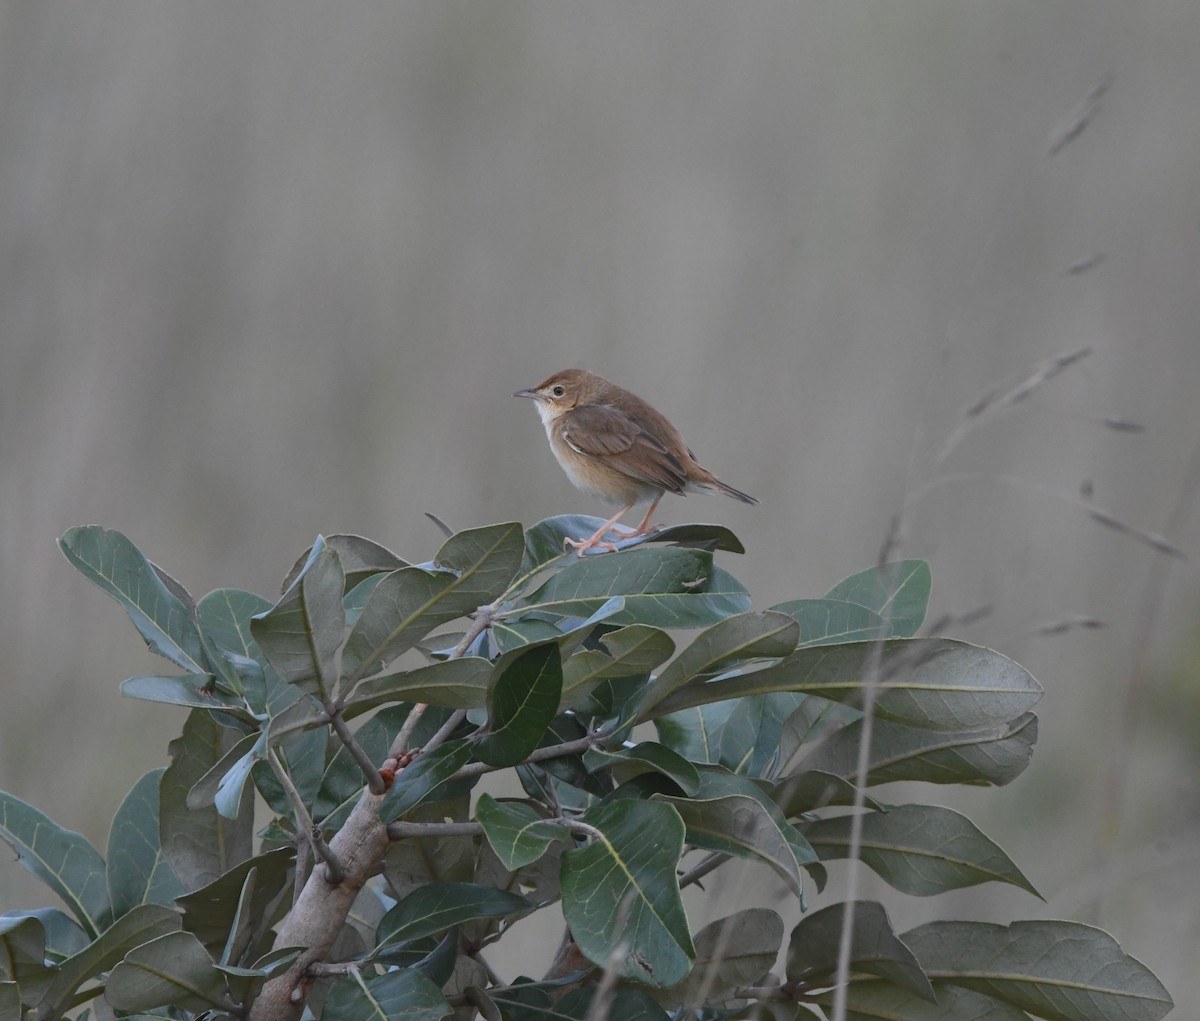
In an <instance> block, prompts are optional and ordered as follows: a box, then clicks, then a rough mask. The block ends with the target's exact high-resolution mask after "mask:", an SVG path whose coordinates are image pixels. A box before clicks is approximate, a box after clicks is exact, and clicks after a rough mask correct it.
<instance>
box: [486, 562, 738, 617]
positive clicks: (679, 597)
mask: <svg viewBox="0 0 1200 1021" xmlns="http://www.w3.org/2000/svg"><path fill="white" fill-rule="evenodd" d="M613 596H624V597H625V609H624V610H623V611H622V612H621V613H618V614H616V615H615V616H613V617H610V618H609V621H610V623H613V624H648V625H651V626H654V627H677V628H690V627H704V626H706V625H708V624H714V623H716V622H717V621H718V620H722V619H723V618H725V617H728V616H731V615H732V614H734V613H740V612H742V611H744V610H748V609H749V608H750V597H749V595H748V593H747V592H746V589H745V588H744V587H743V586H742V585H741V583H740V582H738V581H736V580H735V579H734V578H732V577H731V576H730V575H728V574H727V573H725V572H724V571H722V570H720V569H719V568H716V567H714V566H713V562H712V554H711V553H709V552H706V551H702V550H692V549H678V548H675V549H661V550H648V549H647V550H634V551H633V552H632V553H623V554H621V555H620V556H600V557H583V558H579V557H576V558H575V559H574V561H573V562H572V563H571V564H569V565H568V566H567V567H564V568H563V569H562V570H560V571H558V572H556V573H555V574H553V575H552V576H551V577H550V578H548V579H547V580H546V581H545V582H544V583H543V584H542V585H541V586H540V587H539V588H538V589H537V591H535V592H533V593H532V594H530V595H528V596H525V597H523V598H521V599H519V600H518V601H517V602H516V603H515V604H514V606H513V608H512V609H510V610H509V611H507V613H506V616H508V617H523V616H528V615H538V616H541V615H546V616H549V617H587V616H590V615H591V614H592V613H594V612H595V611H596V610H598V609H599V608H600V607H601V606H602V605H603V604H604V603H605V601H607V600H608V599H610V598H611V597H613Z"/></svg>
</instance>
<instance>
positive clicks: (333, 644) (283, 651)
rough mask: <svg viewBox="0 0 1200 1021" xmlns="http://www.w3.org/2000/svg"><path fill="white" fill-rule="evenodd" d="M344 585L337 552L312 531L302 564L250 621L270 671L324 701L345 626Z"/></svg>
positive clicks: (331, 682)
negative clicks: (276, 597) (287, 584)
mask: <svg viewBox="0 0 1200 1021" xmlns="http://www.w3.org/2000/svg"><path fill="white" fill-rule="evenodd" d="M345 585H346V576H345V574H344V573H343V571H342V565H341V561H339V560H338V555H337V554H336V553H335V552H334V551H333V550H331V549H329V548H328V547H327V546H326V545H325V540H324V539H322V538H321V537H320V536H317V541H316V542H315V543H314V544H313V548H312V552H311V553H310V554H309V557H308V561H307V563H306V564H305V565H304V569H303V570H302V571H301V572H300V574H299V575H297V577H296V580H295V581H293V582H292V584H291V586H290V587H289V588H288V590H287V591H286V592H285V593H284V594H283V596H282V597H281V598H280V600H279V602H277V603H276V604H275V605H274V606H273V607H271V609H269V610H267V611H266V613H260V614H257V615H256V616H255V617H254V618H253V620H251V622H250V633H251V634H252V635H253V636H254V639H255V641H257V642H258V645H259V648H261V649H262V652H263V655H264V656H266V658H267V661H268V662H269V663H270V664H271V666H272V667H274V668H275V672H276V673H277V674H279V676H280V677H281V678H283V679H284V680H285V681H287V682H288V684H294V685H296V687H298V688H299V689H300V690H301V691H307V692H308V693H309V694H312V695H317V696H318V697H319V698H320V699H321V701H323V702H324V701H328V699H329V697H330V694H331V692H332V690H333V684H334V679H335V678H334V657H335V655H336V654H337V650H338V647H339V646H340V645H341V644H342V635H343V633H344V632H345V629H346V610H345V607H344V606H343V605H342V593H343V591H344V589H345Z"/></svg>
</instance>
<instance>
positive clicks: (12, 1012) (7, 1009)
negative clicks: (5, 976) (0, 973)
mask: <svg viewBox="0 0 1200 1021" xmlns="http://www.w3.org/2000/svg"><path fill="white" fill-rule="evenodd" d="M20 1016H21V993H20V990H19V989H18V988H17V983H16V982H3V981H0V1017H4V1018H19V1017H20Z"/></svg>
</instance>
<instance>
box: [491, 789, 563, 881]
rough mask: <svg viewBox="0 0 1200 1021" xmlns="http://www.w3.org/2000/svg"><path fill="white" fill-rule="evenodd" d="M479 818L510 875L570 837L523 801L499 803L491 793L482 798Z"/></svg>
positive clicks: (493, 848)
mask: <svg viewBox="0 0 1200 1021" xmlns="http://www.w3.org/2000/svg"><path fill="white" fill-rule="evenodd" d="M475 818H476V819H477V820H478V821H479V822H480V823H481V824H482V826H483V832H484V835H485V836H486V837H487V839H488V843H489V844H491V845H492V850H493V851H495V852H496V857H498V858H499V859H500V861H501V862H502V863H503V865H504V867H505V868H506V869H508V870H509V871H510V872H515V871H516V870H517V869H519V868H521V867H522V866H524V865H528V864H529V863H530V862H535V861H537V860H538V859H539V858H540V857H541V856H542V855H543V854H545V853H546V849H547V848H549V846H550V845H551V844H552V843H554V841H556V840H562V839H564V838H565V837H566V833H565V831H564V830H563V828H562V827H561V826H559V825H556V824H555V823H552V822H547V821H546V819H545V818H544V817H543V816H541V815H538V813H537V812H536V811H535V810H534V808H533V807H532V806H531V805H529V804H528V803H526V802H523V801H497V800H496V799H495V798H493V797H492V796H491V795H490V794H481V795H479V801H478V802H477V803H476V805H475Z"/></svg>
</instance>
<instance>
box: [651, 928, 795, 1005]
mask: <svg viewBox="0 0 1200 1021" xmlns="http://www.w3.org/2000/svg"><path fill="white" fill-rule="evenodd" d="M695 938H696V960H695V963H694V964H693V965H692V971H691V974H690V975H688V977H687V978H686V979H684V980H683V982H681V983H680V984H679V985H677V986H673V987H672V988H670V989H664V990H662V991H661V992H658V991H656V992H654V993H652V994H651V995H653V996H654V998H655V999H656V1000H658V1002H659V1003H661V1004H662V1005H663V1006H665V1007H673V1006H675V1005H677V1004H682V1005H684V1006H689V1005H690V1006H692V1007H696V1006H699V1005H700V1004H713V1003H723V1002H725V1001H726V1000H730V999H732V998H733V997H734V996H735V995H736V991H737V990H738V989H742V988H744V987H746V986H753V985H757V984H758V983H759V982H760V981H762V979H763V977H764V976H765V975H766V974H767V972H769V971H770V970H771V967H772V966H773V965H774V964H775V958H776V957H777V956H778V955H779V945H780V943H781V942H782V941H783V921H782V920H781V919H780V917H779V915H777V914H776V913H775V912H774V911H771V910H769V909H768V908H746V909H745V910H743V911H738V912H737V913H736V914H732V915H729V916H728V917H727V918H721V919H718V920H717V921H715V922H711V923H710V924H708V925H706V926H705V927H704V928H703V929H701V930H700V931H699V932H698V933H696V937H695Z"/></svg>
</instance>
